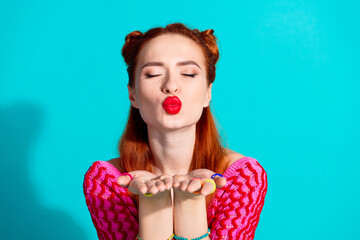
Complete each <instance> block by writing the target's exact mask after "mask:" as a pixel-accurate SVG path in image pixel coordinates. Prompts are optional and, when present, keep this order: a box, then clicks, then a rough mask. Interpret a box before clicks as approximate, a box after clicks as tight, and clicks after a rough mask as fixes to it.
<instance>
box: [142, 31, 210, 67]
mask: <svg viewBox="0 0 360 240" xmlns="http://www.w3.org/2000/svg"><path fill="white" fill-rule="evenodd" d="M186 60H193V61H196V62H198V64H200V65H203V66H204V63H205V57H204V53H203V51H202V49H201V47H200V46H199V45H198V44H197V43H196V42H194V41H193V40H192V39H190V38H188V37H185V36H182V35H179V34H163V35H161V36H158V37H155V38H153V39H151V40H149V41H148V42H147V43H145V44H144V46H143V48H142V49H141V50H140V52H139V55H138V63H139V64H143V63H145V62H148V61H161V62H165V63H166V62H171V61H174V62H178V61H186Z"/></svg>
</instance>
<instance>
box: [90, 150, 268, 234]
mask: <svg viewBox="0 0 360 240" xmlns="http://www.w3.org/2000/svg"><path fill="white" fill-rule="evenodd" d="M223 175H224V177H226V179H227V184H226V185H225V186H224V187H222V188H220V189H217V190H216V192H215V197H214V198H213V200H212V202H211V203H210V204H209V205H208V207H207V219H208V225H209V228H210V232H211V234H210V238H211V239H234V240H235V239H236V240H251V239H254V235H255V229H256V227H257V225H258V223H259V219H260V213H261V210H262V208H263V206H264V200H265V195H266V192H267V174H266V172H265V170H264V169H263V168H262V166H261V165H260V164H259V163H258V161H257V160H256V159H254V158H251V157H243V158H240V159H239V160H237V161H236V162H234V163H233V164H231V166H230V167H229V168H228V169H227V170H226V171H225V173H224V174H223ZM119 176H120V172H119V171H118V170H117V169H116V168H115V167H114V166H113V165H112V164H111V163H109V162H106V161H97V162H94V163H93V164H92V166H91V167H90V168H89V170H88V171H87V172H86V174H85V178H84V185H83V187H84V194H85V199H86V204H87V206H88V208H89V211H90V214H91V218H92V221H93V223H94V225H95V228H96V230H97V234H98V237H99V239H129V240H130V239H131V240H133V239H135V237H136V235H137V234H138V230H139V221H138V210H137V208H136V206H135V204H134V203H133V201H132V199H131V198H130V196H129V194H128V190H127V189H126V188H123V187H121V186H120V185H118V184H117V182H116V180H117V178H118V177H119Z"/></svg>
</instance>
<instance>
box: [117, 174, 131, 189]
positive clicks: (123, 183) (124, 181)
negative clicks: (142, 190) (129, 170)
mask: <svg viewBox="0 0 360 240" xmlns="http://www.w3.org/2000/svg"><path fill="white" fill-rule="evenodd" d="M130 181H131V178H130V177H129V176H128V175H122V176H120V177H118V179H117V183H118V184H119V185H120V186H122V187H128V186H129V183H130Z"/></svg>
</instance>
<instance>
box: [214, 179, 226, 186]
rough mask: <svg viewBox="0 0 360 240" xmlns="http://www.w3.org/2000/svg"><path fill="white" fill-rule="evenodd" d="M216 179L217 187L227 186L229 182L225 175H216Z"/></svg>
mask: <svg viewBox="0 0 360 240" xmlns="http://www.w3.org/2000/svg"><path fill="white" fill-rule="evenodd" d="M214 181H215V184H216V187H217V188H221V187H223V186H225V185H226V183H227V181H226V178H225V177H219V176H216V177H215V178H214Z"/></svg>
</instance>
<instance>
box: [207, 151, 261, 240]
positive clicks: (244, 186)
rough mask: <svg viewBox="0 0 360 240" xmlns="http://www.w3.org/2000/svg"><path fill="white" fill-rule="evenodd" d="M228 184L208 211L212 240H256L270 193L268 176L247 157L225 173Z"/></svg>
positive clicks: (253, 160)
mask: <svg viewBox="0 0 360 240" xmlns="http://www.w3.org/2000/svg"><path fill="white" fill-rule="evenodd" d="M224 176H225V177H226V178H227V184H226V186H224V187H223V188H221V189H218V190H217V193H216V195H215V198H214V200H213V202H212V205H211V206H210V208H209V209H208V223H209V227H210V229H211V235H210V237H211V239H234V240H235V239H236V240H252V239H254V235H255V229H256V227H257V225H258V222H259V219H260V213H261V210H262V208H263V205H264V200H265V195H266V192H267V174H266V172H265V170H264V169H263V168H262V166H261V165H260V164H259V163H258V162H257V160H256V159H254V158H250V157H244V158H242V159H239V160H238V161H236V162H235V163H233V164H232V165H231V166H230V167H229V169H228V170H227V171H226V172H225V173H224Z"/></svg>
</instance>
